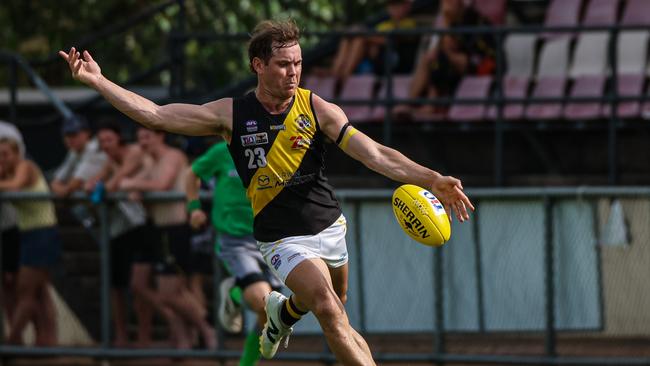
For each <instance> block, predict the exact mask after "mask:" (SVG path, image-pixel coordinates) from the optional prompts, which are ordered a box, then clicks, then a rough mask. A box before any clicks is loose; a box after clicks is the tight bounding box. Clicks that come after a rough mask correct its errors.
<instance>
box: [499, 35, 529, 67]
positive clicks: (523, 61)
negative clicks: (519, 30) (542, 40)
mask: <svg viewBox="0 0 650 366" xmlns="http://www.w3.org/2000/svg"><path fill="white" fill-rule="evenodd" d="M536 41H537V35H535V34H511V35H508V37H507V38H506V40H505V42H503V48H504V49H505V52H506V61H507V65H508V75H513V76H518V77H531V76H532V75H533V68H534V67H535V43H536Z"/></svg>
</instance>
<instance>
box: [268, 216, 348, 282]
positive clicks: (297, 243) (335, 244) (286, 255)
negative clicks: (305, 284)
mask: <svg viewBox="0 0 650 366" xmlns="http://www.w3.org/2000/svg"><path fill="white" fill-rule="evenodd" d="M346 231H347V223H346V221H345V217H344V216H343V215H341V216H340V217H339V218H338V219H336V221H335V222H334V223H333V224H332V225H330V226H329V227H328V228H327V229H325V230H323V231H321V232H320V233H318V234H316V235H302V236H290V237H287V238H284V239H280V240H278V241H274V242H262V241H258V242H257V245H258V246H259V249H260V252H261V253H262V256H263V257H264V261H265V262H266V264H267V265H268V266H269V268H271V270H272V271H273V272H274V273H275V275H276V276H278V277H279V278H280V279H281V280H282V282H285V281H286V280H287V276H289V273H291V271H293V269H294V268H296V266H297V265H298V264H300V262H302V261H304V260H305V259H309V258H320V259H322V260H323V261H324V262H325V263H326V264H327V266H329V267H331V268H338V267H341V266H342V265H344V264H346V263H347V262H348V248H347V246H346V244H345V232H346Z"/></svg>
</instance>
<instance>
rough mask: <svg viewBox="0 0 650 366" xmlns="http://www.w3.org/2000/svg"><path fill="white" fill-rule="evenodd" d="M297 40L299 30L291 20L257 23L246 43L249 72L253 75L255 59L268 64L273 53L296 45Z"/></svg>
mask: <svg viewBox="0 0 650 366" xmlns="http://www.w3.org/2000/svg"><path fill="white" fill-rule="evenodd" d="M299 38H300V30H299V29H298V26H297V25H296V22H295V21H294V20H293V19H287V20H264V21H262V22H260V23H258V24H257V25H256V26H255V29H253V33H251V40H250V41H249V42H248V61H249V66H250V69H251V71H252V72H253V73H255V69H254V68H253V59H254V58H255V57H257V58H259V59H261V60H262V61H264V63H265V64H268V63H269V60H270V59H271V56H273V51H275V50H276V49H278V48H284V47H291V46H293V45H295V44H296V43H298V40H299Z"/></svg>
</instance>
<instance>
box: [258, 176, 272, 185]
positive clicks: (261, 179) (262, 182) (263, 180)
mask: <svg viewBox="0 0 650 366" xmlns="http://www.w3.org/2000/svg"><path fill="white" fill-rule="evenodd" d="M269 183H271V178H269V176H268V175H260V176H259V177H257V184H259V185H261V186H268V185H269Z"/></svg>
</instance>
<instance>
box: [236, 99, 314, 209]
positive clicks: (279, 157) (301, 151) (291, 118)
mask: <svg viewBox="0 0 650 366" xmlns="http://www.w3.org/2000/svg"><path fill="white" fill-rule="evenodd" d="M310 95H311V92H310V91H309V90H306V89H300V88H299V89H297V91H296V95H295V97H294V98H295V100H294V102H293V105H292V107H291V110H290V111H289V113H288V114H287V117H286V118H285V120H284V125H285V129H284V130H280V132H278V135H277V137H276V138H275V140H274V141H273V145H272V146H271V148H270V149H269V150H268V153H267V155H266V162H267V164H266V166H264V167H261V168H258V169H257V171H255V174H254V175H253V177H252V178H251V181H250V183H249V185H248V189H247V191H246V193H247V195H248V198H249V199H250V200H251V205H252V206H253V215H257V214H258V213H259V212H260V211H262V209H263V208H264V207H266V205H268V204H269V202H271V201H272V200H273V199H274V198H275V197H276V196H277V195H278V194H279V193H280V192H281V191H282V189H283V188H284V187H285V186H286V185H287V184H291V180H292V179H299V177H296V176H295V174H296V171H297V170H298V168H299V167H300V164H301V163H302V159H303V158H304V157H305V154H306V153H307V151H309V147H310V146H311V144H312V143H313V139H314V136H315V135H316V118H315V116H314V112H313V111H312V109H311V103H310Z"/></svg>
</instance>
